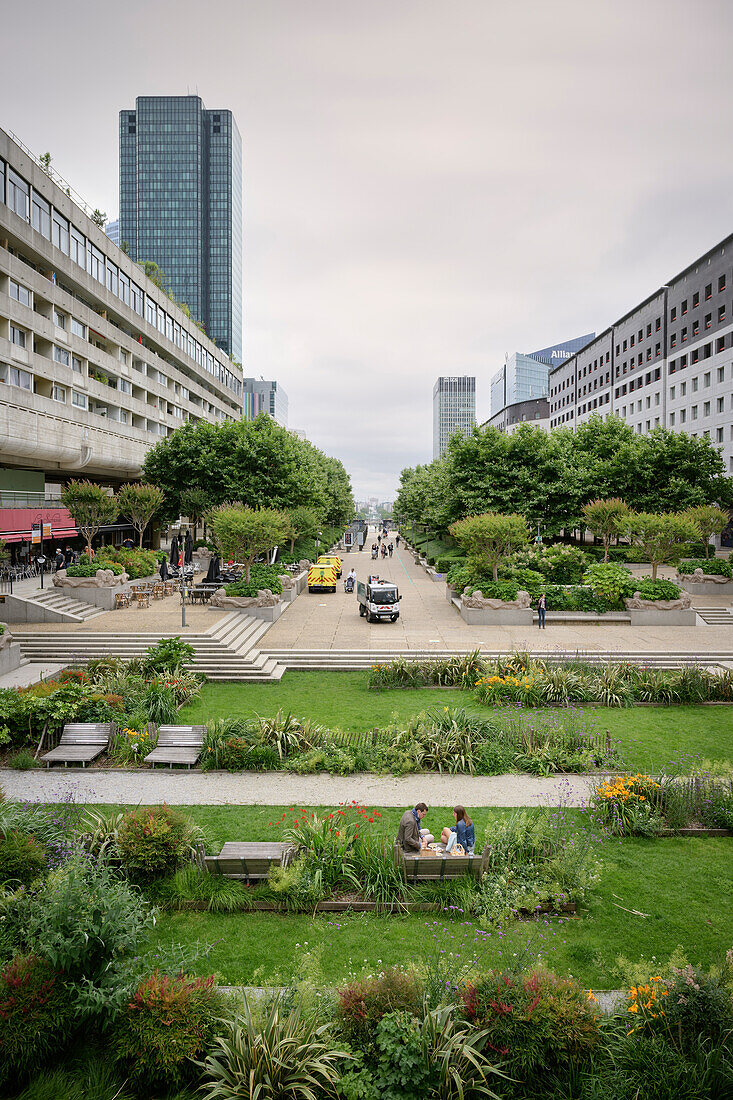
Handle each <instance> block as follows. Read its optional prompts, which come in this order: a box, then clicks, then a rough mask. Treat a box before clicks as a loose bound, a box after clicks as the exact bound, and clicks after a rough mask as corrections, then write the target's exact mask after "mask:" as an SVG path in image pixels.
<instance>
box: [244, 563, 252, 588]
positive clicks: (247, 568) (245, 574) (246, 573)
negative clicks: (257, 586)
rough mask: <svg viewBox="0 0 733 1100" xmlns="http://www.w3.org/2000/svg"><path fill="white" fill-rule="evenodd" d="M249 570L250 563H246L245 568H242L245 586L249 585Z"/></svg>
mask: <svg viewBox="0 0 733 1100" xmlns="http://www.w3.org/2000/svg"><path fill="white" fill-rule="evenodd" d="M250 569H251V563H250V562H246V563H245V566H244V576H245V579H246V581H247V584H249V581H250Z"/></svg>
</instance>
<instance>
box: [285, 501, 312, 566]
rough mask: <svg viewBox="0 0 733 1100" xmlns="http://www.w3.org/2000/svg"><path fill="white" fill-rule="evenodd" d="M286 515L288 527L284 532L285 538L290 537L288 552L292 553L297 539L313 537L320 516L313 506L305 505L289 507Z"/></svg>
mask: <svg viewBox="0 0 733 1100" xmlns="http://www.w3.org/2000/svg"><path fill="white" fill-rule="evenodd" d="M287 515H288V520H289V527H288V530H287V531H286V532H285V538H288V539H290V553H291V554H292V552H293V548H294V547H295V543H296V540H297V539H302V538H315V536H316V532H317V531H318V525H319V523H320V518H319V515H318V512H317V511H316V509H315V508H308V507H307V506H306V505H302V506H301V507H299V508H289V509H288V512H287Z"/></svg>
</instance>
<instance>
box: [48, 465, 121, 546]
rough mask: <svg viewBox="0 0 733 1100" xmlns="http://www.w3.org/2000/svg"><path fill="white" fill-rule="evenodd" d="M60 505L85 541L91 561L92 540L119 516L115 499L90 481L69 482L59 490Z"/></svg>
mask: <svg viewBox="0 0 733 1100" xmlns="http://www.w3.org/2000/svg"><path fill="white" fill-rule="evenodd" d="M61 503H62V504H63V506H64V508H66V509H68V511H69V512H70V514H71V517H72V519H73V520H74V523H75V524H76V526H77V527H78V528H79V530H80V531H81V533H82V535H83V536H84V538H85V539H86V540H87V553H88V554H89V560H90V561H91V560H92V539H93V538H94V536H95V535H96V534H98V532H99V531H101V529H102V528H103V527H105V526H106V525H107V524H109V523H113V522H114V521H115V520H116V519H117V516H118V515H119V506H118V503H117V499H116V498H115V497H114V496H113V495H112V494H110V493H108V492H107V491H106V490H105V489H103V488H102V486H101V485H95V484H94V482H92V481H70V482H69V484H68V485H65V486H64V487H63V489H62V490H61Z"/></svg>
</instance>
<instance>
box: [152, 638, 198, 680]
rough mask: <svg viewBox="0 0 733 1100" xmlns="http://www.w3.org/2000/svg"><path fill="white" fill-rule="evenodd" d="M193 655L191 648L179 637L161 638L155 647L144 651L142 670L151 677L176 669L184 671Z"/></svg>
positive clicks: (194, 652) (193, 651)
mask: <svg viewBox="0 0 733 1100" xmlns="http://www.w3.org/2000/svg"><path fill="white" fill-rule="evenodd" d="M195 654H196V651H195V650H194V648H193V646H192V645H190V644H189V643H188V642H184V640H183V639H182V638H181V637H180V636H176V637H175V638H161V639H160V641H158V642H156V643H155V645H151V646H149V647H148V648H147V649H146V650H145V654H144V656H143V661H142V664H143V670H144V671H145V673H147V674H150V675H153V676H157V675H159V674H160V673H165V672H173V671H174V670H178V669H180V670H181V671H185V670H186V669H187V668H188V667H189V665H190V664H191V662H192V661H193V659H194V656H195Z"/></svg>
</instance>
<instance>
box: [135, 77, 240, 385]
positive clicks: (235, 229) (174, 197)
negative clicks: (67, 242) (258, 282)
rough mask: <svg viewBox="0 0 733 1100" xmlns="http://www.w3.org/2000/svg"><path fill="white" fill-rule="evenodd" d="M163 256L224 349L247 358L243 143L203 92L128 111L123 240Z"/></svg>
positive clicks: (171, 282)
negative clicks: (204, 100)
mask: <svg viewBox="0 0 733 1100" xmlns="http://www.w3.org/2000/svg"><path fill="white" fill-rule="evenodd" d="M123 241H125V242H127V245H128V247H129V252H130V256H131V257H132V259H133V260H153V261H154V262H155V263H156V264H157V265H158V266H159V268H160V269H161V271H162V272H163V273H164V274H165V276H166V278H167V281H168V283H167V285H168V289H170V291H171V293H172V294H173V297H174V298H175V299H176V300H177V301H179V302H183V303H185V304H186V305H187V306H188V307H189V309H190V311H191V316H192V317H194V318H195V319H196V320H197V321H201V322H202V323H203V325H204V327H205V329H206V332H207V335H209V336H210V337H211V338H212V339H213V340H215V341H216V343H217V344H218V345H219V347H221V348H223V349H224V351H226V352H227V353H228V354H230V355H233V356H234V358H235V359H236V360H237V361H238V362H240V363H241V361H242V139H241V137H240V135H239V130H238V129H237V124H236V122H235V121H234V117H233V115H232V112H231V111H224V110H215V111H207V110H206V108H205V107H204V105H203V103H202V101H201V99H200V98H199V96H195V95H189V96H138V97H137V99H136V100H135V110H134V111H120V242H123Z"/></svg>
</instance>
